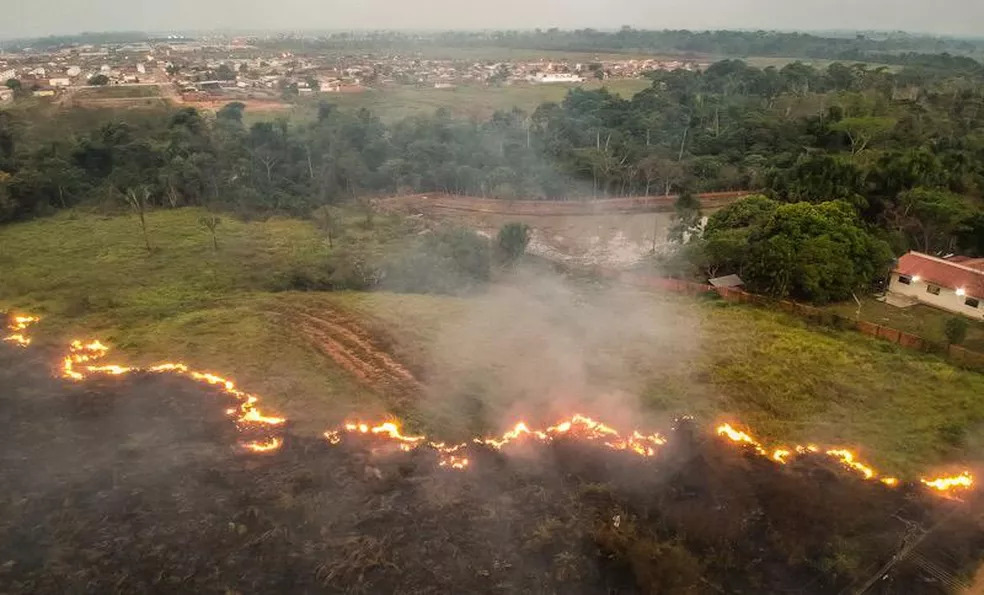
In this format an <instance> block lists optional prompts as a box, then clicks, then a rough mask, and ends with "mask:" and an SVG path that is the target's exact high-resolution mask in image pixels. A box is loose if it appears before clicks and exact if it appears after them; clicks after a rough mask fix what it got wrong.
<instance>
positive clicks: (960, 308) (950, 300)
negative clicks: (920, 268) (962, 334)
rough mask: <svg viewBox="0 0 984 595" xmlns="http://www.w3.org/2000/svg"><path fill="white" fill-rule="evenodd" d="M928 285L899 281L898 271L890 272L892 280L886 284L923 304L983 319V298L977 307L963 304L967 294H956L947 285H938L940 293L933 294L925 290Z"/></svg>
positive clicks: (898, 292) (891, 289) (920, 281)
mask: <svg viewBox="0 0 984 595" xmlns="http://www.w3.org/2000/svg"><path fill="white" fill-rule="evenodd" d="M929 285H930V284H929V283H926V281H924V280H919V281H916V280H913V281H912V283H910V284H909V285H906V284H905V283H899V275H898V273H892V280H891V282H890V283H889V285H888V290H889V291H891V292H892V293H897V294H900V295H905V296H909V297H911V298H913V299H916V300H919V301H920V302H922V303H924V304H929V305H930V306H936V307H937V308H942V309H943V310H948V311H950V312H956V313H957V314H963V315H964V316H969V317H971V318H976V319H978V320H982V319H984V299H981V303H980V305H979V306H978V307H977V308H972V307H970V306H968V305H966V304H964V300H966V299H967V296H962V295H957V292H956V291H954V290H952V289H949V288H947V287H940V294H939V295H933V294H931V293H929V292H928V291H926V288H927V287H928V286H929ZM972 297H977V296H972Z"/></svg>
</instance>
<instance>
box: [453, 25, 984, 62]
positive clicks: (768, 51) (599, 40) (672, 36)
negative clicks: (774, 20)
mask: <svg viewBox="0 0 984 595" xmlns="http://www.w3.org/2000/svg"><path fill="white" fill-rule="evenodd" d="M439 39H440V41H441V42H443V43H445V44H448V45H481V44H486V45H488V44H492V45H499V46H504V47H511V48H532V49H543V50H582V51H605V50H621V51H639V50H643V51H648V52H651V53H691V54H712V55H718V56H780V57H793V58H813V59H817V58H822V59H831V60H843V59H849V60H855V59H858V58H859V57H863V56H867V55H869V54H883V55H888V56H891V55H894V54H897V53H902V52H918V53H934V54H938V53H943V52H950V53H961V54H975V53H980V52H981V50H982V49H984V44H981V42H979V41H971V40H960V39H952V38H942V37H928V36H915V35H908V34H904V33H898V34H891V35H887V36H884V37H873V36H866V35H854V36H849V37H848V36H845V37H834V36H820V35H814V34H809V33H784V32H780V31H688V30H663V31H652V30H645V29H634V28H632V27H622V29H620V30H619V31H598V30H595V29H578V30H561V29H548V30H534V31H499V32H492V33H485V34H483V33H467V32H448V33H444V34H441V35H440V36H439Z"/></svg>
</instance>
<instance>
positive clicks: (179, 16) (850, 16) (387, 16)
mask: <svg viewBox="0 0 984 595" xmlns="http://www.w3.org/2000/svg"><path fill="white" fill-rule="evenodd" d="M621 25H632V26H633V27H636V28H656V29H663V28H689V29H725V28H736V29H737V28H741V29H749V28H763V29H804V30H822V29H876V30H906V31H917V32H927V33H950V34H959V35H984V0H935V1H934V0H494V1H483V0H477V1H476V0H266V1H263V2H257V1H250V0H245V1H244V0H0V37H2V38H11V37H26V36H36V35H47V34H52V33H77V32H80V31H112V30H141V31H154V32H165V31H169V30H185V31H187V30H214V29H316V28H317V29H450V28H463V29H500V28H523V29H532V28H535V27H551V26H555V27H561V28H573V27H596V28H615V27H619V26H621Z"/></svg>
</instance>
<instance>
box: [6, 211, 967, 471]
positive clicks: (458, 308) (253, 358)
mask: <svg viewBox="0 0 984 595" xmlns="http://www.w3.org/2000/svg"><path fill="white" fill-rule="evenodd" d="M201 214H202V212H201V211H199V210H195V209H181V210H174V211H158V212H154V213H151V214H150V216H149V226H150V233H151V238H152V241H153V243H154V245H155V247H156V248H157V249H156V250H155V251H154V252H153V253H150V254H148V253H147V251H146V250H144V249H143V248H142V238H141V236H140V232H139V227H138V224H137V221H136V219H135V218H134V217H132V216H103V215H99V214H86V213H81V212H69V213H63V214H61V215H58V216H55V217H51V218H47V219H41V220H36V221H31V222H27V223H21V224H16V225H8V226H4V227H0V307H6V308H10V309H13V310H19V311H25V312H34V313H38V314H40V315H42V316H43V317H44V319H43V321H42V322H41V324H40V325H39V327H38V328H37V329H36V330H35V332H34V336H35V337H36V339H37V341H38V348H40V349H45V348H51V349H52V359H53V364H54V361H55V359H56V358H57V356H58V354H59V353H60V352H61V349H62V346H63V345H64V344H65V342H66V341H68V340H70V339H72V338H75V337H93V338H99V339H102V340H104V341H106V342H108V343H110V344H112V346H113V347H114V349H115V350H116V351H115V354H116V356H117V357H115V358H114V360H117V361H123V362H130V363H139V364H149V363H154V362H159V361H161V360H182V361H186V362H188V363H190V364H193V365H194V366H195V367H198V368H203V369H206V370H208V371H212V372H216V373H222V374H226V375H228V376H230V377H231V378H234V379H235V380H236V381H237V382H238V383H239V384H240V386H242V387H244V388H245V389H247V390H250V391H255V392H257V393H258V394H260V395H262V396H263V397H264V400H265V401H266V402H268V403H269V404H270V406H271V409H272V410H274V411H277V412H281V413H283V414H285V415H286V416H287V417H289V418H290V419H291V420H292V422H293V423H295V424H296V425H297V427H298V428H299V429H300V430H302V431H310V432H318V431H320V430H323V429H324V428H325V427H327V426H329V425H333V424H336V423H338V422H339V421H340V420H341V419H343V418H345V417H348V416H351V415H354V414H355V413H357V412H363V413H365V414H366V415H369V416H372V415H377V414H381V413H383V412H385V411H397V410H398V411H399V412H400V414H401V415H402V416H405V417H406V418H407V419H408V422H409V423H410V424H411V425H412V426H413V427H414V428H416V429H422V430H427V431H429V432H432V433H434V434H436V435H441V436H447V437H449V438H453V437H458V436H464V435H468V434H469V433H474V432H486V431H489V430H491V429H499V428H501V427H502V425H503V424H505V423H507V422H509V421H512V420H515V419H516V418H517V417H527V416H529V417H530V418H531V419H544V420H547V419H555V418H559V417H561V416H562V415H565V414H570V413H571V412H572V410H575V409H576V410H581V411H584V412H586V413H589V414H595V415H598V416H600V417H604V418H605V419H610V420H611V421H612V423H613V425H618V426H623V427H626V426H642V427H648V428H654V429H660V428H662V429H664V430H665V429H666V428H668V427H669V426H670V425H672V420H673V419H674V418H675V417H677V416H679V415H681V414H691V415H695V416H697V417H698V419H699V421H700V423H701V425H702V426H704V427H707V426H710V425H712V424H714V423H717V422H719V421H725V420H729V421H737V422H741V423H744V424H747V425H748V426H749V427H750V428H752V429H753V431H754V432H755V433H756V434H757V435H759V437H761V438H762V439H763V440H766V441H769V442H771V441H781V442H785V443H793V444H795V443H801V442H809V441H816V442H820V443H824V444H828V443H829V444H842V445H847V446H856V447H858V448H859V449H860V450H861V451H862V453H863V455H864V457H865V458H866V459H867V460H870V461H873V462H874V463H875V464H876V465H877V466H879V467H881V468H883V469H884V470H885V471H886V472H892V473H902V474H910V475H911V474H915V473H918V472H920V471H924V470H926V469H931V468H933V467H935V466H936V465H939V464H943V463H946V462H953V461H957V462H959V461H972V460H979V456H980V455H979V453H981V452H984V450H982V447H984V438H981V436H984V433H982V432H981V430H982V429H984V399H981V398H980V395H982V394H984V375H981V374H978V373H973V372H969V371H965V370H960V369H958V368H955V367H953V366H951V365H949V364H948V363H947V362H945V361H944V360H942V359H939V358H936V357H933V356H928V355H922V354H919V353H914V352H910V351H905V350H901V349H899V348H897V347H896V346H894V345H892V344H889V343H885V342H882V341H878V340H875V339H871V338H867V337H864V336H862V335H860V334H857V333H853V332H836V331H830V330H824V329H819V328H814V327H809V326H807V325H806V323H804V322H803V321H802V320H800V319H798V318H795V317H790V316H787V315H784V314H781V313H776V312H770V311H766V310H761V309H754V308H746V307H741V306H735V305H727V304H723V303H721V302H695V301H693V300H690V299H684V298H679V297H668V296H663V297H661V296H654V295H649V294H641V293H637V292H634V291H629V290H626V289H621V288H617V287H606V286H598V285H594V284H591V283H587V282H583V281H582V282H578V283H573V282H569V281H563V282H561V281H559V280H558V279H555V278H553V276H552V275H547V274H536V275H530V276H526V277H523V276H520V277H519V278H513V277H511V276H505V277H501V278H500V279H499V281H498V282H497V283H496V284H495V285H493V286H492V287H491V288H489V290H488V291H485V292H483V293H482V294H479V295H474V296H471V297H436V296H424V295H397V294H389V293H382V292H379V293H355V292H335V293H331V292H291V291H279V290H280V289H283V288H284V287H286V286H289V283H285V282H284V280H285V279H287V278H289V277H290V276H291V275H292V273H293V272H295V271H297V270H299V269H304V270H306V269H310V268H312V267H315V268H316V267H321V266H324V259H325V258H326V257H327V255H328V252H329V250H328V248H327V247H326V246H325V243H324V242H323V241H322V238H321V237H320V235H319V234H318V233H317V231H316V230H315V229H314V228H313V227H312V226H311V225H309V224H308V223H305V222H301V221H296V220H289V219H280V218H274V219H270V220H267V221H263V222H250V223H246V222H241V221H236V220H234V219H232V218H231V217H225V218H224V219H223V222H222V224H221V225H220V226H219V243H220V246H219V250H218V251H217V252H216V251H213V249H212V247H211V240H210V238H209V237H208V235H207V234H206V233H205V232H204V231H202V229H201V228H200V227H199V226H198V224H197V221H198V218H199V216H200V215H201ZM352 217H353V220H352V221H348V222H346V223H345V224H344V226H343V227H344V228H345V229H346V230H347V231H345V234H348V235H347V237H348V238H349V239H348V240H342V241H359V242H365V241H374V238H376V237H377V236H379V235H385V234H387V233H390V232H392V231H393V229H394V227H395V226H397V225H398V222H397V221H395V220H389V219H387V218H384V217H377V219H376V227H375V228H374V230H373V231H367V230H365V229H363V228H360V227H359V225H358V224H357V223H356V222H355V217H356V216H355V215H353V216H352ZM319 304H323V305H327V306H332V307H335V308H338V309H341V310H343V311H347V312H349V313H351V314H352V315H353V317H354V318H356V319H359V320H362V321H363V323H364V325H365V326H367V327H368V328H369V330H370V331H373V332H374V333H375V334H377V335H378V336H379V337H381V339H382V340H384V341H387V347H388V349H389V351H391V352H392V353H393V354H394V355H395V356H396V357H397V359H399V360H400V361H402V362H403V363H405V364H406V365H407V366H409V367H410V369H411V370H413V371H414V373H415V374H417V375H418V377H419V378H420V379H422V381H423V382H424V383H425V385H426V386H427V390H426V391H425V394H423V395H421V396H420V398H419V400H418V401H416V402H413V403H410V404H409V405H406V404H402V405H400V406H399V409H395V408H394V407H393V406H392V405H393V403H392V402H390V401H388V400H387V397H385V396H383V395H379V394H377V393H375V392H373V391H371V390H369V389H367V388H364V387H362V386H361V385H359V384H358V383H356V382H355V381H354V380H353V379H352V378H351V377H350V376H349V375H348V374H347V373H345V372H344V371H343V370H341V369H340V368H338V367H337V366H336V365H335V364H334V363H333V362H332V361H331V360H330V359H328V358H327V357H326V356H324V355H323V354H322V353H321V352H320V351H318V350H316V349H314V348H313V347H311V346H310V345H309V344H308V343H307V341H306V340H305V339H304V338H302V337H301V335H300V334H299V333H298V332H297V329H295V328H293V327H292V326H291V324H290V323H289V322H288V321H287V319H288V317H287V316H285V315H286V314H289V313H290V312H292V311H294V309H295V308H298V307H304V308H308V309H310V308H312V307H315V308H316V307H317V306H318V305H319Z"/></svg>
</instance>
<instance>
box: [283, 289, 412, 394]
mask: <svg viewBox="0 0 984 595" xmlns="http://www.w3.org/2000/svg"><path fill="white" fill-rule="evenodd" d="M289 317H290V319H291V320H292V321H293V323H294V324H295V325H296V326H297V328H298V330H299V331H300V332H301V334H303V335H304V336H305V337H306V338H307V339H308V340H309V341H311V343H312V344H313V345H315V346H316V347H317V348H318V349H319V350H321V351H322V352H323V353H324V354H325V355H327V356H328V357H330V358H331V359H332V360H333V361H334V362H335V363H337V364H338V365H339V366H341V367H342V368H343V369H345V370H346V371H348V372H349V373H351V374H352V375H353V376H355V377H356V378H357V379H358V380H359V381H361V382H363V383H364V384H366V385H367V386H369V387H371V388H373V389H375V390H378V391H380V392H382V393H385V394H388V395H390V396H396V397H398V398H405V397H409V396H411V395H413V394H417V393H419V392H420V391H421V390H422V385H421V384H420V382H419V381H418V380H417V379H416V378H415V377H414V375H413V374H412V373H411V372H410V371H409V370H408V369H407V368H406V367H405V366H403V364H401V363H400V362H398V361H396V359H394V358H393V357H392V356H390V355H389V354H388V353H387V352H386V350H385V349H384V348H383V347H382V346H381V345H380V344H379V342H378V341H377V340H376V339H375V338H373V337H372V335H371V334H370V333H369V332H368V331H367V330H365V329H364V328H363V327H362V326H361V325H359V324H358V323H357V322H356V321H355V320H354V319H352V318H351V317H349V316H347V315H345V314H343V313H342V312H340V311H339V310H337V309H335V308H331V307H329V306H324V307H318V308H313V307H307V308H296V309H293V310H292V311H291V313H290V314H289Z"/></svg>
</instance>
